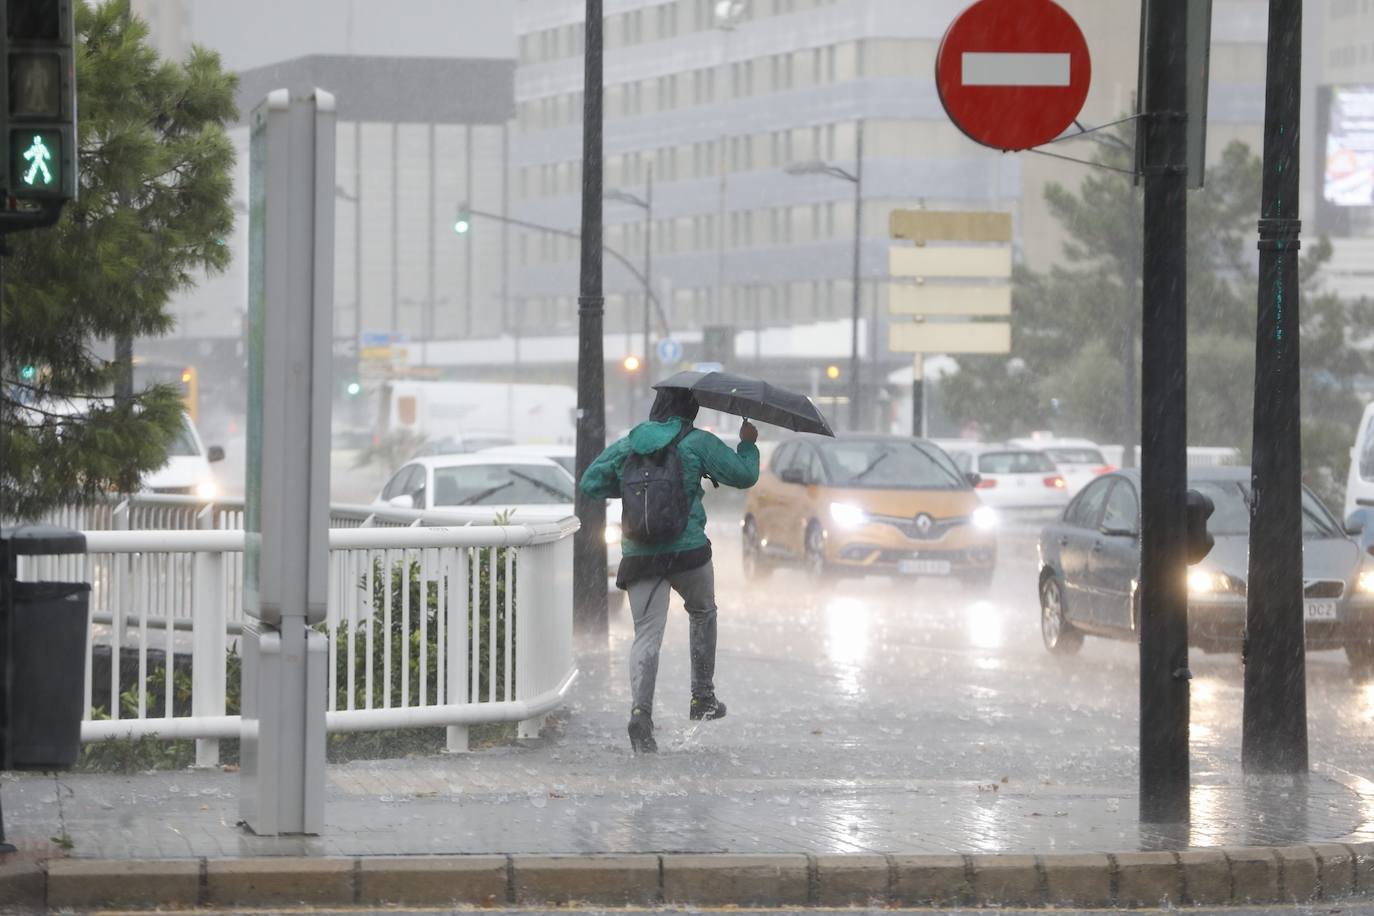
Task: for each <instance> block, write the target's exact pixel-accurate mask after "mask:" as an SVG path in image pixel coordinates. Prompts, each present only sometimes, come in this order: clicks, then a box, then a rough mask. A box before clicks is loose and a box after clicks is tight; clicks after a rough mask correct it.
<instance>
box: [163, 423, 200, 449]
mask: <svg viewBox="0 0 1374 916" xmlns="http://www.w3.org/2000/svg"><path fill="white" fill-rule="evenodd" d="M199 454H200V446H198V445H196V437H195V436H193V435H192V434H191V427H189V426H187V425H186V424H185V423H183V424H181V427H180V428H179V429H178V430H177V434H176V435H175V436H173V437H172V442H171V444H170V445H168V446H167V457H169V458H186V457H189V456H192V455H199Z"/></svg>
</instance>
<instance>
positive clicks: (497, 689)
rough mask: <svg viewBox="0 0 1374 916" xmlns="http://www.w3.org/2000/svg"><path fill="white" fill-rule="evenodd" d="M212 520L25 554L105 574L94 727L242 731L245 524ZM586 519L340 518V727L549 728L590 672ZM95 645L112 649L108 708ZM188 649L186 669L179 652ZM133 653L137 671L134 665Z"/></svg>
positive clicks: (104, 733) (335, 560)
mask: <svg viewBox="0 0 1374 916" xmlns="http://www.w3.org/2000/svg"><path fill="white" fill-rule="evenodd" d="M215 520H216V519H215V517H214V516H213V514H212V513H211V511H210V510H209V509H208V508H202V509H201V510H200V512H199V513H198V514H197V516H196V522H197V524H198V525H199V526H200V529H199V530H181V529H164V530H143V531H121V530H107V531H94V530H88V531H86V537H87V555H86V556H84V557H69V558H46V557H32V558H23V560H24V562H22V563H21V568H20V576H21V578H25V579H33V578H47V577H49V575H50V574H52V573H56V572H59V570H58V569H55V568H53V566H54V561H57V560H61V561H63V562H65V563H67V564H68V572H76V573H78V574H77V575H74V576H69V578H73V579H76V580H84V581H88V582H90V583H91V585H92V594H91V617H92V626H91V627H89V628H88V637H87V645H86V666H85V697H86V703H85V716H84V718H85V721H84V722H83V724H82V740H83V741H87V742H92V741H101V740H107V739H112V738H124V737H140V736H149V735H157V736H160V737H162V738H168V739H171V738H195V739H197V763H198V764H199V765H203V766H211V765H214V764H215V763H217V761H218V739H221V738H232V737H237V736H238V734H239V720H238V717H237V716H235V715H227V714H226V711H227V708H228V707H227V702H228V697H229V686H230V685H229V683H228V677H227V674H226V671H227V663H228V659H229V650H230V648H231V645H230V643H229V638H230V634H231V632H232V631H234V630H236V629H237V627H236V626H235V624H236V623H237V622H238V621H239V620H241V609H240V607H239V605H238V603H237V601H238V599H239V597H240V594H239V592H240V584H239V582H238V579H239V578H240V577H241V560H242V551H243V543H244V536H243V532H242V531H241V530H214V529H213V528H212V527H211V525H213V524H214V521H215ZM576 529H577V521H576V519H571V518H570V519H565V520H563V521H561V522H558V523H554V524H547V525H523V526H517V525H506V526H498V525H470V526H464V527H458V528H439V527H404V528H379V527H358V528H338V529H333V530H331V532H330V561H329V563H330V565H329V601H328V620H327V624H326V629H327V631H328V633H329V634H330V637H331V638H330V647H329V693H328V695H329V710H328V712H327V713H326V727H327V728H328V730H330V731H334V732H340V731H369V730H379V729H393V728H411V727H421V726H446V727H447V728H448V746H449V748H450V749H451V750H466V748H467V727H468V726H469V725H472V724H476V723H483V722H518V723H520V726H519V728H520V734H521V736H522V737H529V736H532V735H534V734H537V732H538V727H539V724H540V722H541V720H542V717H543V716H544V715H545V714H546V713H547V712H549V711H550V710H551V709H553V708H555V707H556V706H558V705H559V704H560V703H561V702H562V698H563V697H564V695H565V694H566V692H567V690H568V688H569V687H570V686H571V683H572V681H573V679H574V678H575V677H576V674H577V671H576V668H575V667H574V665H573V653H572V540H571V535H572V533H573V532H574V531H576ZM72 564H75V566H72ZM231 601H232V602H234V603H232V604H231ZM188 644H189V645H188ZM98 646H99V647H100V648H101V649H102V650H103V649H104V648H105V647H106V646H108V650H109V653H110V670H109V673H108V678H109V680H108V696H109V701H108V705H107V708H106V709H104V711H103V712H104V715H106V716H108V718H100V719H97V718H95V710H94V709H93V708H92V696H93V688H94V687H95V686H96V685H95V684H94V683H93V670H94V660H95V655H96V651H97V647H98ZM188 648H189V650H190V656H191V674H190V678H189V683H187V678H186V676H185V673H184V671H183V672H180V673H179V672H178V671H177V670H176V663H175V660H176V658H177V656H178V655H181V656H182V657H183V658H184V657H185V655H186V650H187V649H188ZM126 650H127V651H126ZM150 653H151V655H150ZM126 654H132V655H133V660H132V663H131V667H135V668H136V671H134V672H130V673H129V674H125V675H121V668H122V667H123V660H124V657H125V655H126ZM158 656H160V658H159V657H158ZM159 680H160V684H159ZM150 682H151V684H152V689H150ZM99 686H100V688H101V691H102V692H103V691H104V690H105V689H106V687H107V685H106V684H104V683H102V684H100V685H99ZM188 688H189V697H187V696H186V694H187V691H188ZM121 695H122V696H123V698H124V699H123V701H121ZM102 705H106V704H102Z"/></svg>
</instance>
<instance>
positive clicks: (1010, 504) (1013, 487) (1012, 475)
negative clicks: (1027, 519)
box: [951, 445, 1069, 509]
mask: <svg viewBox="0 0 1374 916" xmlns="http://www.w3.org/2000/svg"><path fill="white" fill-rule="evenodd" d="M951 457H953V458H954V463H955V464H957V465H958V466H959V470H961V471H963V472H964V473H965V474H976V475H977V482H976V483H974V485H973V487H974V489H975V490H977V491H978V497H979V499H981V500H982V501H983V504H984V505H986V506H993V507H994V508H998V509H1062V508H1063V507H1064V506H1066V505H1068V503H1069V485H1068V481H1066V480H1065V479H1064V475H1063V474H1061V473H1059V469H1058V468H1056V467H1055V466H1054V462H1053V461H1051V460H1050V457H1049V455H1046V454H1045V453H1044V452H1042V451H1039V450H1037V449H1029V448H1017V447H1016V446H1013V445H981V446H978V447H977V448H971V449H968V450H960V451H958V452H955V453H953V454H952V455H951Z"/></svg>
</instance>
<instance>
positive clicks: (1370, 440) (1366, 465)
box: [1345, 404, 1374, 518]
mask: <svg viewBox="0 0 1374 916" xmlns="http://www.w3.org/2000/svg"><path fill="white" fill-rule="evenodd" d="M1356 509H1370V510H1374V404H1369V405H1368V406H1366V407H1365V409H1364V416H1363V417H1362V418H1361V419H1360V428H1359V430H1358V431H1357V432H1356V433H1355V447H1354V448H1352V449H1351V450H1350V477H1349V478H1348V479H1347V480H1346V484H1345V517H1346V518H1349V517H1350V513H1352V512H1354V511H1355V510H1356Z"/></svg>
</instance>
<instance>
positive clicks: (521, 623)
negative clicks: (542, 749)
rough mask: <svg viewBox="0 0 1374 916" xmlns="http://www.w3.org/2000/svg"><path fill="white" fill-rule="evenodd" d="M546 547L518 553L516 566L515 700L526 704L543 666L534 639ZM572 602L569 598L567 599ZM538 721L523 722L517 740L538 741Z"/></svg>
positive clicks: (544, 580)
mask: <svg viewBox="0 0 1374 916" xmlns="http://www.w3.org/2000/svg"><path fill="white" fill-rule="evenodd" d="M548 559H549V545H547V544H534V545H531V546H529V547H525V548H523V549H522V550H521V551H520V561H519V562H518V563H516V564H515V698H516V699H517V700H528V699H530V698H531V697H533V696H536V695H538V693H539V670H540V668H541V666H542V665H543V663H544V660H543V659H542V658H540V656H539V653H538V652H537V651H536V648H535V647H536V646H538V645H539V644H540V642H541V641H540V640H538V639H537V638H536V637H535V630H536V628H537V626H538V622H539V621H538V619H537V618H538V616H539V613H540V609H541V608H542V607H543V606H544V599H545V590H546V589H547V588H548V583H549V579H550V577H549V576H548V575H547V573H548V572H549V570H548V569H547V564H548ZM569 599H570V600H571V594H570V595H569ZM542 724H543V722H542V721H541V720H540V719H538V718H534V719H524V720H522V721H521V722H520V724H519V726H518V727H517V729H516V737H517V738H538V737H539V726H540V725H542Z"/></svg>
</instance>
